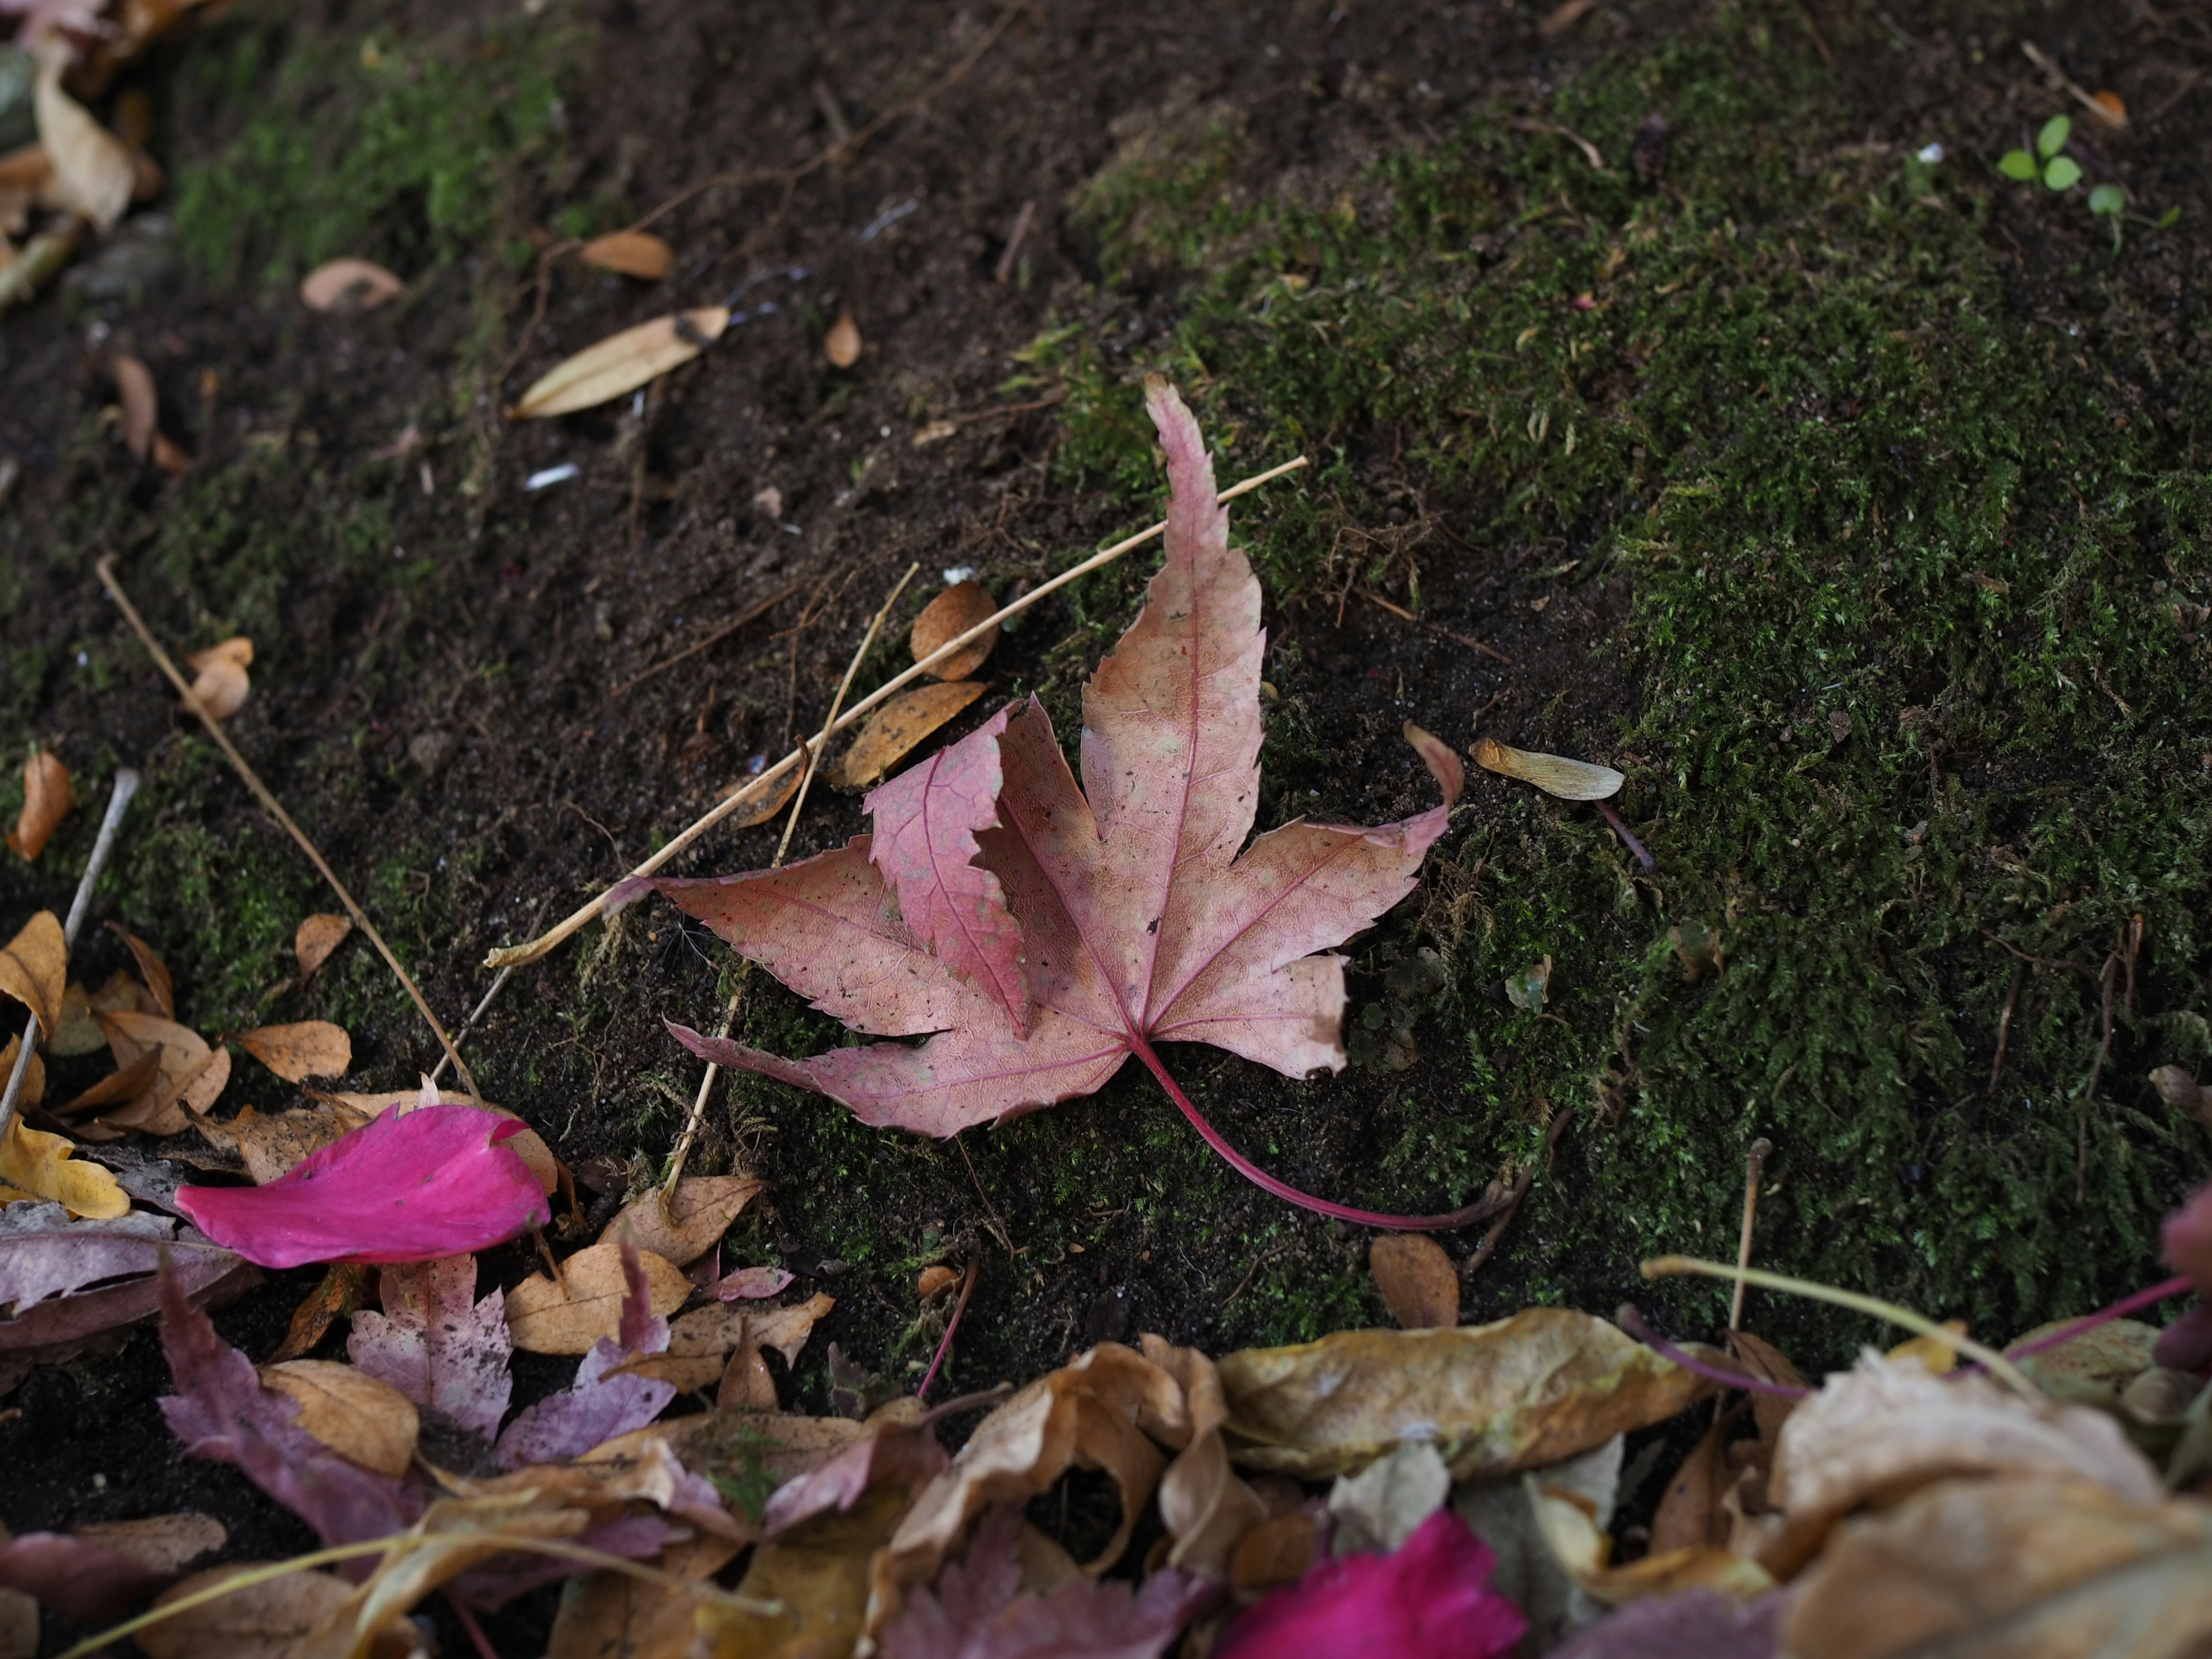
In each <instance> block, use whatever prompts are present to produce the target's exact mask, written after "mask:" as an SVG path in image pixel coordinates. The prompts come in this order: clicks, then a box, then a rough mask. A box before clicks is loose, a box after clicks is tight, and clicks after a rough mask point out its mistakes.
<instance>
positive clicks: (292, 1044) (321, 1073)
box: [231, 1019, 353, 1083]
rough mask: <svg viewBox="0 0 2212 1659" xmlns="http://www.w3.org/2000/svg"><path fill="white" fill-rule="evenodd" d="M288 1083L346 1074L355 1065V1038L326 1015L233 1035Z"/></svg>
mask: <svg viewBox="0 0 2212 1659" xmlns="http://www.w3.org/2000/svg"><path fill="white" fill-rule="evenodd" d="M231 1041H232V1042H235V1043H236V1044H237V1045H238V1046H239V1047H240V1048H243V1049H245V1050H246V1053H247V1054H252V1056H253V1057H254V1059H256V1060H259V1061H260V1062H261V1063H262V1064H263V1065H264V1066H267V1067H268V1068H269V1069H270V1071H272V1072H274V1073H276V1075H277V1076H278V1077H281V1078H283V1079H284V1080H285V1081H286V1082H287V1083H305V1082H306V1081H307V1079H309V1078H311V1077H343V1075H344V1074H345V1073H346V1072H347V1070H348V1069H349V1067H351V1066H352V1065H353V1039H352V1038H351V1037H350V1036H347V1035H346V1032H345V1029H344V1028H343V1026H338V1025H333V1024H331V1022H330V1021H328V1020H326V1019H303V1020H301V1021H298V1022H297V1023H296V1024H290V1025H263V1026H260V1027H258V1028H257V1029H255V1030H251V1031H240V1032H239V1033H237V1035H235V1036H233V1037H232V1038H231Z"/></svg>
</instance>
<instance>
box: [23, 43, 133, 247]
mask: <svg viewBox="0 0 2212 1659" xmlns="http://www.w3.org/2000/svg"><path fill="white" fill-rule="evenodd" d="M48 41H49V44H47V45H46V46H43V47H42V49H41V51H40V54H39V79H38V85H37V88H36V90H35V92H34V94H33V110H34V111H35V112H36V113H37V116H38V121H39V143H40V144H41V145H42V146H43V147H44V148H45V149H46V159H47V161H50V162H51V163H52V166H53V169H54V175H53V189H54V194H55V197H56V198H57V199H58V201H59V202H60V204H62V205H63V206H64V208H66V209H67V210H69V211H70V212H71V213H74V214H76V216H78V217H79V218H81V219H84V220H87V221H89V222H90V223H91V224H92V226H93V228H94V229H96V230H100V231H102V232H105V231H108V230H111V229H112V228H114V225H115V222H116V221H117V220H118V219H120V218H121V217H122V216H123V215H124V213H125V210H127V209H128V208H129V207H130V205H131V189H132V187H133V185H136V184H137V177H138V173H137V168H136V167H133V166H132V165H131V151H130V149H128V148H127V147H126V146H125V144H124V143H123V141H122V140H121V139H119V138H118V137H116V136H115V135H114V134H113V133H112V132H110V131H108V130H107V129H106V127H103V126H102V125H100V123H99V122H97V121H95V120H94V119H93V118H92V116H91V114H90V113H89V112H88V111H87V110H86V109H85V107H84V106H83V105H82V104H80V103H78V102H77V101H76V99H74V98H72V97H70V95H69V94H67V93H66V92H64V91H63V90H62V74H63V71H64V70H66V69H67V68H68V66H69V57H70V54H69V52H68V50H67V48H66V47H64V46H61V45H60V44H59V42H58V40H54V39H53V37H48Z"/></svg>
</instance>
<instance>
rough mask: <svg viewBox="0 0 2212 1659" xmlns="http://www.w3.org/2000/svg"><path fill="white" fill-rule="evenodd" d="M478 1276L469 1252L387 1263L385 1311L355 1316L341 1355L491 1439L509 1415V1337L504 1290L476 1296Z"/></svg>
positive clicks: (382, 1276) (381, 1278)
mask: <svg viewBox="0 0 2212 1659" xmlns="http://www.w3.org/2000/svg"><path fill="white" fill-rule="evenodd" d="M476 1282H477V1259H476V1258H475V1257H474V1256H472V1255H453V1256H447V1257H445V1258H443V1259H442V1260H440V1261H424V1262H419V1263H415V1264H412V1265H407V1266H398V1267H386V1268H385V1269H384V1270H383V1271H382V1273H381V1274H380V1276H379V1283H380V1295H381V1297H382V1299H383V1306H384V1311H383V1312H381V1313H374V1312H370V1311H368V1310H363V1311H362V1312H360V1313H357V1314H356V1315H355V1316H354V1319H353V1331H352V1334H350V1335H349V1336H348V1337H347V1338H346V1357H347V1358H349V1359H351V1360H352V1361H353V1363H354V1364H356V1365H358V1366H360V1367H361V1369H362V1370H364V1371H366V1372H368V1374H369V1375H370V1376H374V1377H378V1378H380V1379H381V1380H382V1381H384V1382H386V1383H390V1384H391V1385H392V1387H393V1388H395V1389H398V1390H399V1392H400V1393H401V1394H403V1395H405V1396H406V1397H407V1398H408V1399H409V1400H410V1401H413V1402H414V1403H415V1404H416V1405H417V1406H420V1407H423V1408H424V1409H425V1410H428V1411H435V1412H437V1413H441V1415H443V1416H445V1417H447V1418H448V1419H451V1420H452V1421H453V1422H455V1423H458V1424H459V1425H461V1426H462V1427H463V1428H465V1429H466V1430H468V1431H470V1432H471V1434H474V1435H477V1436H478V1437H481V1438H483V1439H484V1440H486V1441H489V1440H490V1439H491V1438H492V1437H494V1436H495V1435H496V1434H497V1433H498V1432H499V1424H500V1419H501V1418H503V1417H505V1416H506V1415H507V1400H508V1398H509V1397H510V1393H511V1390H512V1389H513V1386H514V1385H513V1378H512V1377H510V1376H508V1374H507V1359H508V1357H509V1356H510V1355H511V1354H512V1353H513V1352H514V1344H513V1340H512V1339H511V1338H510V1337H509V1336H508V1335H507V1297H506V1296H505V1294H504V1293H503V1292H501V1290H500V1288H499V1286H497V1285H493V1286H492V1287H491V1290H490V1291H489V1292H488V1293H487V1294H486V1295H485V1296H484V1297H483V1300H482V1301H477V1300H476V1299H475V1297H476Z"/></svg>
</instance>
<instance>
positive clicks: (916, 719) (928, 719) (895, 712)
mask: <svg viewBox="0 0 2212 1659" xmlns="http://www.w3.org/2000/svg"><path fill="white" fill-rule="evenodd" d="M982 695H983V685H982V682H981V681H980V680H945V681H939V682H938V683H936V684H927V685H917V686H914V687H912V688H910V689H909V690H904V691H902V692H900V693H899V694H898V696H896V697H893V698H892V699H891V700H890V702H886V703H885V704H884V706H883V707H882V708H878V709H877V710H876V712H875V713H874V714H871V715H869V716H868V719H867V723H866V725H865V726H861V728H860V736H859V737H857V738H854V739H853V746H852V747H851V748H849V749H848V750H846V751H845V753H844V756H843V757H842V759H840V760H839V761H838V762H837V763H836V765H834V766H832V767H831V768H830V769H829V781H830V782H831V783H833V784H835V785H836V787H838V788H840V789H865V788H866V787H868V786H869V785H870V784H872V783H873V782H874V781H876V780H877V779H878V778H880V777H881V776H883V775H884V773H886V772H888V771H890V769H891V768H892V767H894V766H896V765H897V764H898V763H900V762H901V761H902V760H904V759H905V758H906V757H907V756H908V755H909V754H911V753H912V752H913V751H914V750H915V748H916V746H918V745H919V744H921V742H922V741H923V740H924V739H925V738H927V737H928V736H929V735H930V734H931V733H932V732H935V731H936V730H937V729H938V727H939V726H943V725H944V724H945V722H946V721H947V720H951V718H952V717H953V716H954V715H955V714H958V713H959V712H960V711H961V710H962V709H963V708H966V707H967V706H968V705H969V703H971V702H975V699H976V698H978V697H980V696H982Z"/></svg>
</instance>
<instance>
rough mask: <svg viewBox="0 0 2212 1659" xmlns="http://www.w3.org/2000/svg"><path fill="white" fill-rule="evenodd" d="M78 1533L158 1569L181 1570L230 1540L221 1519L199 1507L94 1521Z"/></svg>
mask: <svg viewBox="0 0 2212 1659" xmlns="http://www.w3.org/2000/svg"><path fill="white" fill-rule="evenodd" d="M76 1535H77V1536H78V1537H79V1538H82V1539H83V1540H84V1541H85V1542H87V1543H88V1544H97V1545H99V1546H100V1547H101V1548H102V1549H105V1550H112V1551H113V1552H114V1553H116V1554H118V1555H119V1556H121V1557H122V1558H123V1559H125V1560H126V1561H136V1562H137V1564H138V1565H140V1566H142V1567H145V1568H148V1569H149V1570H150V1571H155V1572H162V1573H170V1572H182V1571H184V1570H185V1568H186V1567H188V1566H190V1565H191V1564H192V1563H193V1562H195V1561H197V1560H198V1559H200V1557H202V1556H203V1555H206V1554H209V1553H211V1552H213V1551H216V1550H219V1549H221V1548H222V1547H223V1546H224V1545H225V1544H226V1543H228V1542H229V1541H230V1534H229V1533H228V1531H227V1530H225V1528H224V1527H223V1524H222V1522H220V1521H218V1520H216V1518H215V1516H211V1515H202V1514H201V1513H200V1512H199V1511H198V1510H177V1511H176V1512H175V1513H173V1514H171V1515H149V1516H142V1517H140V1518H139V1519H137V1520H136V1521H94V1522H90V1523H88V1525H85V1526H82V1527H79V1528H77V1529H76Z"/></svg>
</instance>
